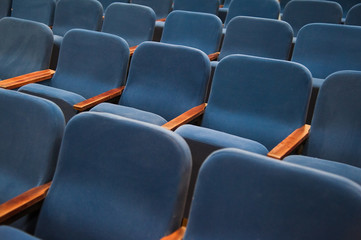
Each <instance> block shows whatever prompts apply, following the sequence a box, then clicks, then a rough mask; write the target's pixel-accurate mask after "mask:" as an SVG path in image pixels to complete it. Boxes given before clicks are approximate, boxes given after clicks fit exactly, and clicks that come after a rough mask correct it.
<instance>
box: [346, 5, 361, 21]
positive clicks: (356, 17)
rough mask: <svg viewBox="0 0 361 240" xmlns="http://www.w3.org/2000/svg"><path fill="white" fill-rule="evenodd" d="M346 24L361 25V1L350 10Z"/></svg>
mask: <svg viewBox="0 0 361 240" xmlns="http://www.w3.org/2000/svg"><path fill="white" fill-rule="evenodd" d="M345 24H346V25H357V26H361V3H359V4H356V5H355V6H353V7H352V8H351V9H350V10H349V11H348V13H347V16H346V20H345Z"/></svg>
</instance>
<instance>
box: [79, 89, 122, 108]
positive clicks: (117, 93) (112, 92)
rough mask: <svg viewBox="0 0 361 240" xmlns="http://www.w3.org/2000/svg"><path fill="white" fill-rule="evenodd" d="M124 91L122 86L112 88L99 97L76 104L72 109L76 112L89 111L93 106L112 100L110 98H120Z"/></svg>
mask: <svg viewBox="0 0 361 240" xmlns="http://www.w3.org/2000/svg"><path fill="white" fill-rule="evenodd" d="M123 90H124V86H121V87H119V88H113V89H111V90H109V91H106V92H104V93H101V94H99V95H96V96H94V97H92V98H89V99H87V100H84V101H82V102H80V103H77V104H75V105H74V106H73V108H74V109H75V110H78V111H80V112H81V111H84V110H86V109H89V108H91V107H94V106H95V105H97V104H99V103H102V102H105V101H107V100H109V99H112V98H115V97H117V96H120V95H121V94H122V92H123Z"/></svg>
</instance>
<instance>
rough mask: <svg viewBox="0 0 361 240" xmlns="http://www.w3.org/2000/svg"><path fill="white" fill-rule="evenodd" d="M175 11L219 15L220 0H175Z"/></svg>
mask: <svg viewBox="0 0 361 240" xmlns="http://www.w3.org/2000/svg"><path fill="white" fill-rule="evenodd" d="M173 9H174V10H183V11H192V12H202V13H210V14H215V15H217V13H218V9H219V0H197V1H194V0H174V6H173Z"/></svg>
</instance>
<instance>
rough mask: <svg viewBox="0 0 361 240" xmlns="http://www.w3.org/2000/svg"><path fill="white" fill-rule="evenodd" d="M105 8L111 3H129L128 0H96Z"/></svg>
mask: <svg viewBox="0 0 361 240" xmlns="http://www.w3.org/2000/svg"><path fill="white" fill-rule="evenodd" d="M98 1H99V2H100V3H101V4H102V6H103V9H104V10H106V9H107V8H108V7H109V6H110V5H111V4H112V3H119V2H120V3H129V0H98Z"/></svg>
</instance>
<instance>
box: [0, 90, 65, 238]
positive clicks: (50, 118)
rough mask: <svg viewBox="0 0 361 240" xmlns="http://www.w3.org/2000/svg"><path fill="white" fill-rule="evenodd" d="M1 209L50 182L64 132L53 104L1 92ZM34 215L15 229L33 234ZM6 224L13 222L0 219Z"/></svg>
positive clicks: (17, 94)
mask: <svg viewBox="0 0 361 240" xmlns="http://www.w3.org/2000/svg"><path fill="white" fill-rule="evenodd" d="M0 113H1V114H0V124H1V128H2V129H1V132H0V142H1V144H0V209H1V214H3V213H4V210H5V209H6V205H7V206H8V207H10V206H13V205H14V204H15V205H16V203H17V201H18V200H16V197H17V196H18V195H20V194H22V193H24V192H26V191H28V190H29V189H32V188H35V187H37V186H40V185H42V184H45V183H47V182H49V181H51V179H52V177H53V175H54V171H55V166H56V164H57V159H58V153H59V148H60V143H61V140H62V137H63V132H64V128H65V121H64V116H63V113H62V112H61V110H60V109H59V107H58V106H56V105H55V104H54V103H52V102H50V101H48V100H45V99H42V98H39V97H35V96H31V95H28V94H23V93H19V92H16V91H9V90H4V89H0ZM33 217H34V215H32V216H29V217H25V218H21V219H19V220H18V221H16V222H14V223H13V225H14V226H16V227H18V228H22V229H24V230H28V231H31V228H32V227H33V226H32V225H31V222H32V218H33ZM0 219H1V221H0V222H1V224H3V223H4V222H3V221H6V220H10V219H9V218H8V216H6V215H5V216H1V217H0Z"/></svg>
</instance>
